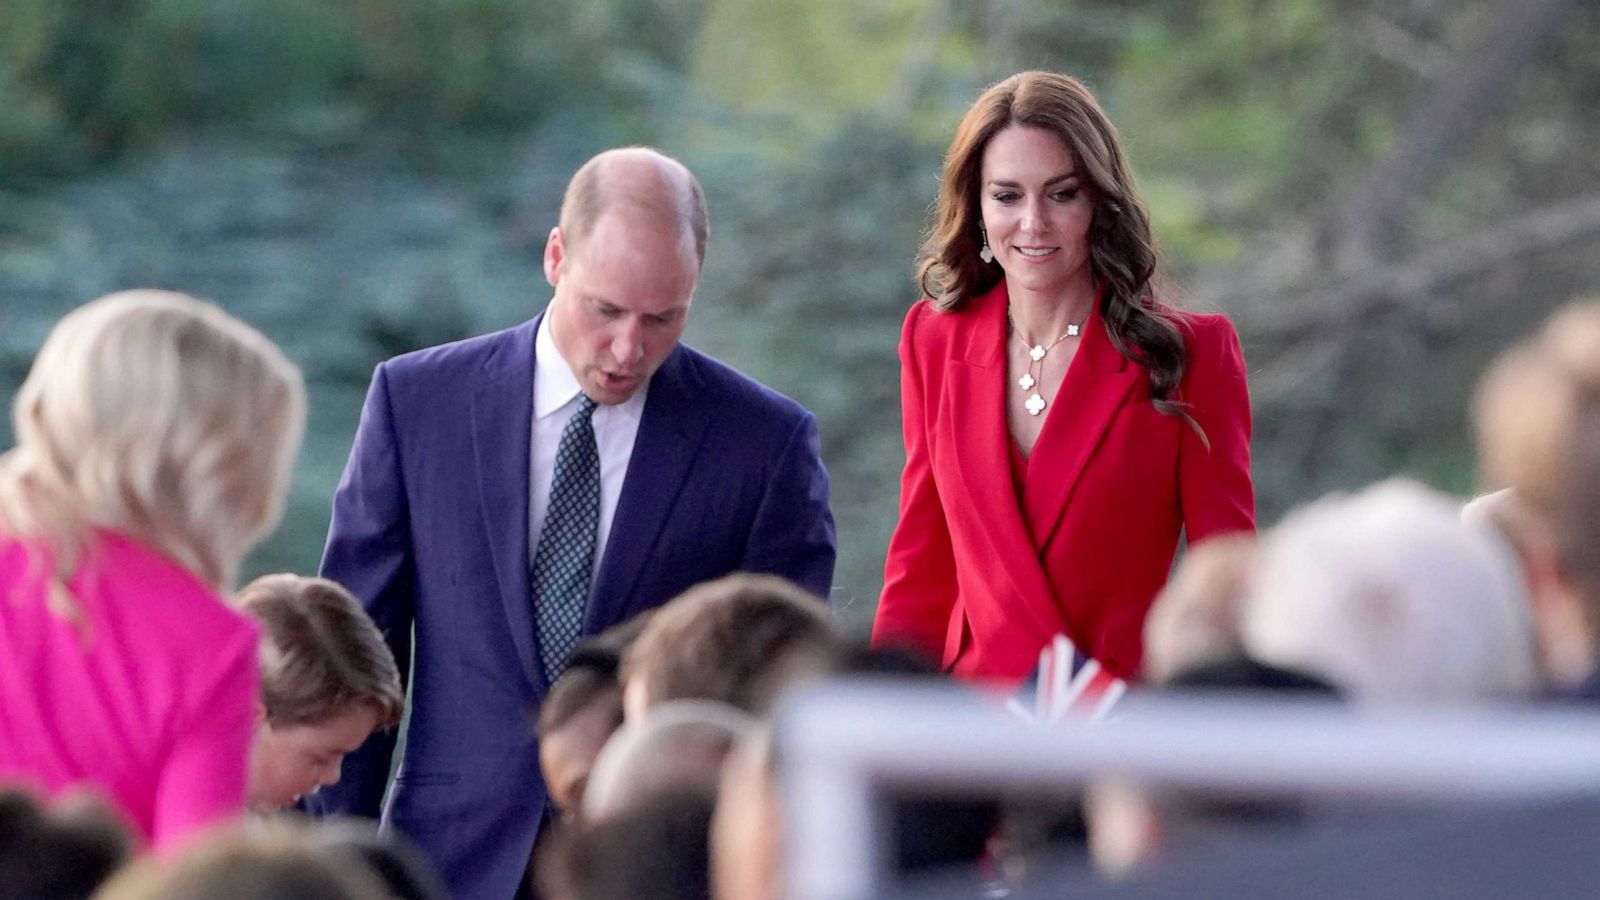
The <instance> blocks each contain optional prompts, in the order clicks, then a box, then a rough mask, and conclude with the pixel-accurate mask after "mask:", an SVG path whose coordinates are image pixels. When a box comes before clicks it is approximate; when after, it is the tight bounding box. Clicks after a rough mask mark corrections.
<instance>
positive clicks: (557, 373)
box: [533, 307, 650, 421]
mask: <svg viewBox="0 0 1600 900" xmlns="http://www.w3.org/2000/svg"><path fill="white" fill-rule="evenodd" d="M581 390H582V388H580V387H579V386H578V376H576V375H574V374H572V367H571V366H569V365H567V360H566V357H564V356H562V355H561V351H560V350H558V349H556V339H555V338H554V337H552V336H551V334H550V309H549V307H546V308H545V311H544V315H543V316H541V317H540V318H539V331H538V333H537V334H536V335H535V336H534V339H533V418H534V419H535V420H536V421H537V420H539V419H543V418H544V417H546V416H548V415H551V414H552V413H555V412H557V411H558V410H560V409H561V408H562V407H564V406H566V405H567V404H568V403H571V402H572V401H574V400H576V399H577V398H578V393H579V392H580V391H581ZM649 392H650V381H649V380H648V379H647V380H646V381H645V383H644V384H641V385H639V389H638V390H637V391H634V392H633V396H632V397H629V398H628V399H627V401H626V402H624V403H622V404H621V405H619V406H616V407H612V408H613V409H618V410H621V411H622V412H623V413H625V414H626V415H627V416H628V417H629V418H631V419H633V420H635V421H638V420H639V419H640V417H642V416H643V415H644V398H645V395H646V394H648V393H649ZM604 408H605V407H602V409H604Z"/></svg>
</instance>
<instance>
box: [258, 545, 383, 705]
mask: <svg viewBox="0 0 1600 900" xmlns="http://www.w3.org/2000/svg"><path fill="white" fill-rule="evenodd" d="M236 603H237V605H238V607H239V608H240V609H241V610H243V611H244V612H245V613H247V614H249V615H250V616H252V617H254V618H255V619H256V620H257V621H258V622H260V623H261V625H262V627H263V635H262V647H261V697H262V705H264V706H265V707H266V710H267V720H268V721H269V722H271V723H272V724H274V725H279V726H288V725H310V724H316V723H318V722H322V721H325V720H327V719H328V718H330V717H332V716H335V715H338V714H339V713H341V712H343V711H345V710H347V709H349V708H351V707H354V706H358V705H361V704H366V705H370V706H371V707H372V708H373V709H375V710H377V712H378V717H379V723H378V724H379V727H380V728H381V727H387V726H390V725H394V724H395V723H397V722H399V721H400V715H401V713H402V712H403V710H404V707H405V692H404V689H403V688H402V687H401V685H400V673H399V670H398V669H396V667H395V663H394V655H393V654H392V653H390V651H389V646H388V645H387V644H386V643H384V640H383V635H382V634H380V633H379V632H378V628H377V626H375V625H373V624H372V620H371V619H369V618H367V613H366V611H365V610H363V609H362V608H361V604H360V603H358V602H357V601H356V598H355V597H354V596H352V595H351V594H350V592H349V591H347V590H345V589H344V588H342V587H340V586H339V585H338V584H336V583H334V582H332V581H329V580H328V579H326V578H308V577H304V576H301V575H290V574H281V575H263V576H262V577H260V578H257V579H256V580H255V581H252V582H250V583H249V584H248V585H246V586H245V588H244V590H242V591H240V592H239V596H238V598H237V600H236Z"/></svg>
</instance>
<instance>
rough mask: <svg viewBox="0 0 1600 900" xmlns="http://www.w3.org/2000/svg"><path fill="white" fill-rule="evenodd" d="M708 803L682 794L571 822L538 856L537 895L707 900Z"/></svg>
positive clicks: (698, 793) (700, 795) (565, 899)
mask: <svg viewBox="0 0 1600 900" xmlns="http://www.w3.org/2000/svg"><path fill="white" fill-rule="evenodd" d="M714 805H715V801H714V800H713V798H712V796H711V795H710V794H708V793H707V792H705V791H703V790H698V789H694V788H688V789H683V790H677V791H671V792H667V793H663V794H658V795H656V796H654V797H652V798H650V799H649V800H647V801H646V802H644V803H642V804H641V805H639V806H638V807H636V808H634V809H630V810H628V811H626V812H624V813H622V814H620V815H617V816H614V817H611V818H608V819H606V820H604V821H595V822H582V823H579V824H578V825H577V826H576V827H574V828H572V829H570V830H569V831H567V832H566V833H564V834H562V835H560V836H558V839H557V840H556V841H555V843H554V844H553V845H552V846H551V848H550V849H549V851H548V852H544V853H542V854H541V858H540V860H539V862H538V867H537V875H538V881H539V887H540V893H541V894H542V895H543V896H545V897H547V898H550V900H704V898H706V897H709V896H710V895H711V887H710V850H709V842H710V831H711V814H712V809H713V807H714Z"/></svg>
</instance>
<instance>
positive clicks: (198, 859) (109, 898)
mask: <svg viewBox="0 0 1600 900" xmlns="http://www.w3.org/2000/svg"><path fill="white" fill-rule="evenodd" d="M314 828H315V826H311V825H302V824H301V823H298V822H289V821H274V822H251V823H248V824H245V825H242V826H236V827H231V828H220V829H213V830H212V831H210V832H208V833H207V834H205V835H204V836H202V837H201V838H200V839H198V840H196V841H195V842H194V844H193V846H191V847H190V848H188V849H187V850H185V851H184V852H183V853H182V854H179V855H178V856H176V857H174V858H173V859H171V860H168V861H164V862H162V861H157V860H154V859H143V860H140V861H139V862H138V863H136V864H134V865H132V866H129V867H128V868H126V869H124V870H123V871H122V872H120V873H119V874H118V875H116V877H114V878H112V879H111V880H110V881H109V882H107V883H106V885H105V886H104V887H103V888H101V890H100V891H99V892H98V893H97V894H95V900H291V898H292V900H392V897H393V895H392V894H390V893H389V891H388V890H387V888H386V886H385V883H384V879H383V878H382V877H380V876H379V875H378V874H377V873H376V872H374V871H373V870H372V869H371V868H370V867H369V866H368V865H367V864H366V863H365V862H364V861H363V857H362V855H361V854H360V853H358V852H355V851H352V850H349V849H346V848H342V847H339V846H337V845H328V844H325V843H323V842H322V841H320V840H319V839H318V838H317V837H316V832H315V830H314Z"/></svg>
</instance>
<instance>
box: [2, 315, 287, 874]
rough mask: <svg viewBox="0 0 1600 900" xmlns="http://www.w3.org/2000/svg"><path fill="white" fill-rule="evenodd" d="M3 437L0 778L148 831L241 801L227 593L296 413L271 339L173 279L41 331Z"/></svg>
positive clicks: (242, 728) (177, 827) (252, 677)
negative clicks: (91, 803) (81, 796)
mask: <svg viewBox="0 0 1600 900" xmlns="http://www.w3.org/2000/svg"><path fill="white" fill-rule="evenodd" d="M14 421H15V426H16V429H15V430H16V439H17V445H16V447H15V448H14V449H12V450H10V451H9V452H7V453H5V454H4V455H3V456H0V783H7V784H20V785H22V786H24V787H28V788H31V789H34V790H37V791H40V792H41V793H43V794H45V795H52V794H57V793H60V792H62V791H66V790H71V789H79V788H87V789H89V790H91V791H94V792H96V793H98V794H100V795H101V796H103V797H104V798H105V799H107V800H108V801H110V802H111V803H112V804H114V805H115V806H116V807H117V808H118V809H119V810H120V811H121V812H122V814H123V815H124V816H125V817H126V818H127V820H128V823H129V824H130V825H131V826H132V827H133V828H134V829H135V830H136V832H137V833H138V834H139V835H141V836H142V838H143V839H144V841H146V842H147V843H149V844H151V845H153V846H155V847H156V848H158V849H159V848H162V847H164V846H170V845H171V844H172V842H174V841H175V840H177V839H179V838H181V837H182V836H184V835H185V834H187V833H189V832H191V831H193V830H194V829H196V828H199V827H201V826H203V825H206V824H208V823H210V822H213V821H215V820H217V819H221V818H226V817H230V816H232V815H235V814H236V813H238V812H239V811H241V810H242V809H243V808H244V800H245V785H246V774H247V772H248V771H249V765H248V763H249V760H248V754H249V749H250V739H251V732H252V728H253V725H254V711H255V705H256V703H257V679H258V674H257V672H258V668H257V660H256V647H257V637H258V635H257V631H256V628H255V627H254V626H253V625H252V624H251V623H250V621H249V620H248V619H247V618H246V617H245V616H243V615H241V614H240V613H238V612H235V611H233V610H232V609H230V608H228V607H227V606H225V605H224V603H223V601H222V593H223V592H224V591H226V590H228V589H229V588H230V587H231V586H232V584H233V581H234V576H235V572H236V570H237V569H238V566H239V563H240V561H241V560H242V559H243V557H244V555H245V553H246V552H247V551H248V550H249V549H250V548H251V547H252V546H254V545H255V544H256V542H257V541H258V540H259V539H260V538H261V537H262V536H264V535H265V534H266V533H267V532H268V531H269V530H270V529H271V528H272V526H273V525H274V524H275V523H276V522H277V519H278V516H279V514H280V512H281V510H282V505H283V498H284V494H285V492H286V490H287V485H288V480H289V468H290V464H291V462H292V461H293V458H294V456H295V453H296V451H297V449H298V447H299V442H300V436H301V431H302V428H303V426H304V421H305V390H304V387H303V385H302V382H301V378H300V373H299V371H298V370H297V369H296V368H295V367H294V365H293V364H291V363H290V362H289V360H288V359H287V358H285V357H284V355H283V353H282V352H281V351H280V350H279V349H278V348H277V347H276V346H274V345H273V343H272V342H271V341H269V340H268V339H267V338H265V337H263V336H262V335H261V334H260V333H259V332H257V331H256V330H255V329H253V328H250V327H249V326H247V325H245V324H244V323H242V322H240V321H238V320H237V319H234V318H233V317H231V316H229V315H228V314H226V313H224V312H223V311H222V310H220V309H218V308H217V307H215V306H213V305H211V304H208V303H203V302H201V301H199V300H195V299H193V298H192V297H187V296H184V295H182V294H174V293H168V292H164V291H129V292H125V293H119V294H112V295H110V296H107V297H103V298H101V299H99V300H96V301H94V302H93V303H89V304H87V305H85V306H83V307H81V308H79V309H77V310H75V311H74V312H72V313H70V314H69V315H67V316H66V317H65V318H63V319H62V320H61V322H60V323H59V324H58V325H57V326H56V328H55V330H54V331H52V332H51V333H50V336H49V337H48V338H47V339H46V341H45V343H44V347H43V348H42V349H41V350H40V351H39V356H38V358H37V359H35V360H34V364H33V368H32V370H31V371H30V372H29V374H28V378H27V380H26V381H25V382H24V383H23V386H22V389H21V391H20V392H19V393H18V395H17V398H16V402H15V406H14Z"/></svg>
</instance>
